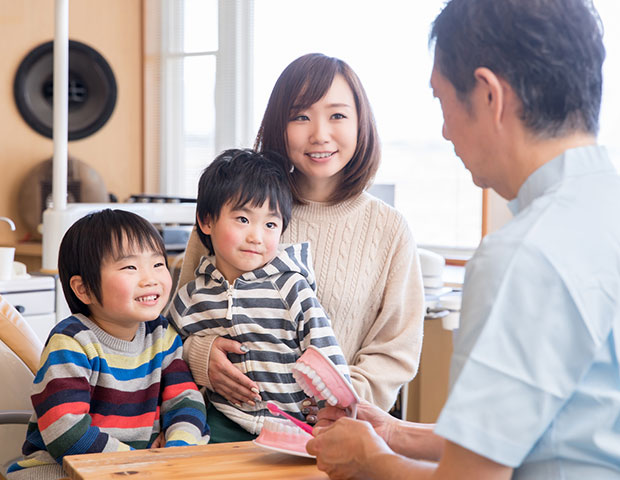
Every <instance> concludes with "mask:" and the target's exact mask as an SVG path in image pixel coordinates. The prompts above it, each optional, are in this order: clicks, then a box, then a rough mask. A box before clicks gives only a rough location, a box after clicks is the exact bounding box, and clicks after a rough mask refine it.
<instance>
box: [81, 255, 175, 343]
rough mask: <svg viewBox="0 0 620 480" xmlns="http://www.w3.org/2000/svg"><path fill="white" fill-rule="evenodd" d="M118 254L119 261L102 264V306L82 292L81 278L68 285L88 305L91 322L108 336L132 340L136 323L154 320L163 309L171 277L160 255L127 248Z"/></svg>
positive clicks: (111, 257)
mask: <svg viewBox="0 0 620 480" xmlns="http://www.w3.org/2000/svg"><path fill="white" fill-rule="evenodd" d="M119 251H120V252H122V254H121V256H119V258H114V257H113V256H108V257H107V258H105V259H104V261H103V263H102V265H101V303H99V302H98V301H97V299H96V298H95V296H94V295H90V294H88V293H87V292H85V291H84V288H83V284H81V279H80V277H78V276H75V277H73V278H72V279H71V280H72V282H71V286H72V288H73V290H74V291H75V292H76V295H77V296H78V297H79V298H80V300H82V301H83V302H84V303H85V304H87V305H88V306H89V308H90V311H91V315H90V318H91V320H93V321H94V322H95V323H96V324H97V325H99V327H101V328H102V329H103V330H105V331H106V332H107V333H109V334H110V335H113V336H115V337H117V338H121V339H123V340H132V339H133V337H134V336H135V333H136V331H137V329H138V324H139V323H141V322H147V321H150V320H153V319H155V318H157V317H158V316H159V314H160V313H161V311H162V310H163V308H164V307H165V306H166V302H167V301H168V297H169V295H170V289H171V287H172V278H171V277H170V272H169V271H168V268H167V267H166V261H165V258H164V257H163V255H162V254H161V253H158V252H154V251H151V250H140V249H137V248H136V249H131V248H127V246H126V245H123V248H121V249H119ZM74 279H76V280H75V284H74Z"/></svg>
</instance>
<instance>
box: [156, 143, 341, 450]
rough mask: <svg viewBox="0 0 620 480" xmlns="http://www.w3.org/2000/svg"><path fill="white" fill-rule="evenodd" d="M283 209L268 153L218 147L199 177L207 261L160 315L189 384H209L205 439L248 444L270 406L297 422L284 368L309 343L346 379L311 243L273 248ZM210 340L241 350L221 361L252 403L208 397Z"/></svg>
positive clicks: (296, 401)
mask: <svg viewBox="0 0 620 480" xmlns="http://www.w3.org/2000/svg"><path fill="white" fill-rule="evenodd" d="M291 208H292V196H291V191H290V187H289V184H288V179H287V174H286V172H285V171H284V170H283V168H282V167H281V163H279V162H278V161H277V159H274V158H272V157H270V156H269V154H259V153H256V152H254V151H252V150H235V149H234V150H228V151H225V152H223V153H222V154H221V155H219V156H218V157H217V158H216V159H215V160H214V161H213V162H212V163H211V164H210V165H209V166H208V167H207V168H206V169H205V171H204V172H203V174H202V176H201V178H200V182H199V185H198V203H197V212H196V220H197V224H198V235H199V237H200V239H201V241H202V243H203V244H204V245H205V247H206V248H207V250H208V251H209V253H210V254H211V256H207V257H203V258H202V259H201V261H200V264H199V266H198V268H197V269H196V278H195V279H194V280H193V281H191V282H189V283H187V284H186V285H183V286H181V288H180V289H179V290H178V292H177V294H176V296H175V297H174V299H173V301H172V304H171V307H170V311H169V312H168V318H169V319H170V320H171V322H172V323H174V324H175V325H176V326H177V327H178V329H179V332H180V333H181V336H182V337H183V338H184V341H185V344H184V348H183V351H184V358H185V359H186V360H187V361H188V363H189V366H190V369H191V371H192V373H193V375H194V378H195V379H196V382H197V383H198V385H204V386H206V387H207V394H208V400H209V401H210V405H209V408H208V410H207V412H208V416H209V425H210V427H211V443H218V442H230V441H241V440H249V439H252V438H254V437H255V436H256V435H258V433H260V430H261V428H262V426H263V422H264V420H265V417H267V416H272V415H271V414H270V413H269V411H268V410H267V407H266V402H268V401H271V402H273V403H276V404H277V405H278V406H279V407H280V408H281V409H282V410H284V411H286V412H288V413H290V414H291V415H294V416H296V417H297V418H299V419H301V420H303V419H304V415H303V414H302V406H301V403H302V401H304V400H305V398H306V395H305V394H304V392H303V390H302V389H301V388H300V387H299V386H298V385H297V384H296V383H295V380H294V378H293V375H292V366H293V364H294V363H295V361H296V360H297V359H298V358H299V357H300V356H301V354H302V353H303V352H304V351H305V350H306V348H307V347H308V346H309V345H313V346H315V347H318V348H320V349H321V350H322V351H323V352H324V353H325V354H326V355H327V356H328V357H329V358H330V359H331V360H332V361H333V362H334V363H335V364H336V365H337V366H338V368H339V369H340V371H341V372H342V373H343V374H344V375H345V376H347V377H348V374H349V370H348V367H347V364H346V361H345V359H344V355H343V354H342V351H341V349H340V346H339V345H338V343H337V341H336V338H335V336H334V333H333V331H332V328H331V326H330V322H329V320H328V318H327V314H326V313H325V311H324V310H323V308H322V307H321V305H320V304H319V301H318V300H317V298H316V285H315V280H314V273H313V271H312V266H311V257H310V246H309V244H308V243H303V244H297V245H289V246H280V245H279V241H280V236H281V234H282V232H283V231H284V230H285V229H286V227H287V225H288V222H289V219H290V217H291ZM218 337H225V338H227V339H232V340H235V341H237V342H239V343H241V344H242V346H241V348H237V349H236V353H228V358H229V359H230V361H231V362H233V364H235V365H236V366H237V367H238V368H239V370H240V371H241V372H242V373H244V374H246V375H247V376H248V377H249V378H250V379H251V380H253V381H254V383H255V384H256V385H257V387H258V388H256V389H255V390H253V392H254V393H255V395H256V397H255V401H254V402H249V403H243V404H241V403H240V402H239V401H237V400H234V397H232V400H233V401H232V402H231V401H229V400H227V398H225V397H224V396H223V395H222V394H221V393H226V392H219V393H218V392H215V391H213V388H212V387H211V384H210V382H209V375H208V367H209V356H210V352H211V350H212V348H211V347H212V345H213V342H214V341H215V340H216V339H217V338H218ZM241 352H245V353H241ZM229 398H231V396H229Z"/></svg>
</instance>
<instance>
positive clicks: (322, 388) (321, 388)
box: [293, 362, 338, 406]
mask: <svg viewBox="0 0 620 480" xmlns="http://www.w3.org/2000/svg"><path fill="white" fill-rule="evenodd" d="M295 370H299V371H300V372H301V373H303V374H304V375H305V376H306V377H307V378H308V379H310V380H311V381H312V383H313V384H314V387H315V388H314V389H316V390H318V392H319V394H320V395H319V396H320V397H321V399H322V400H325V401H326V402H327V403H329V404H330V405H331V406H334V405H336V404H337V403H338V399H337V398H336V396H335V395H334V394H333V393H332V392H331V390H330V389H329V388H328V387H327V385H325V382H323V380H322V379H321V377H320V376H319V374H318V372H317V371H316V370H314V368H312V367H311V366H310V365H306V364H305V363H303V362H297V363H296V364H295V366H294V367H293V372H295ZM295 380H297V383H299V386H300V387H301V388H303V390H304V392H306V393H307V394H310V395H311V394H312V392H313V391H314V389H313V388H311V387H310V385H308V382H307V381H306V378H305V377H304V376H303V375H295Z"/></svg>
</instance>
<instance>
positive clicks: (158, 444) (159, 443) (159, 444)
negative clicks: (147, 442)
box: [149, 432, 166, 448]
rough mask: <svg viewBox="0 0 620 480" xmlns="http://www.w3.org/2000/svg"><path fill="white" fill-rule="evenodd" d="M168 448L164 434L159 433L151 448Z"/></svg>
mask: <svg viewBox="0 0 620 480" xmlns="http://www.w3.org/2000/svg"><path fill="white" fill-rule="evenodd" d="M165 446H166V436H165V435H164V432H159V435H157V438H156V439H155V440H154V441H153V443H152V444H151V446H150V447H149V448H163V447H165Z"/></svg>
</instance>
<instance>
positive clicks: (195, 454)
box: [63, 442, 328, 480]
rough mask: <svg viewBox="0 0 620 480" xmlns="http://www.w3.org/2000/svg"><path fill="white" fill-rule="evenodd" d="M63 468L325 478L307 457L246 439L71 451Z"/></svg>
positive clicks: (72, 471)
mask: <svg viewBox="0 0 620 480" xmlns="http://www.w3.org/2000/svg"><path fill="white" fill-rule="evenodd" d="M63 467H64V469H65V472H67V475H68V476H69V478H71V479H74V480H75V479H79V480H119V479H121V478H130V479H132V480H133V479H140V478H146V479H149V480H151V479H153V480H157V479H162V480H164V479H165V480H174V479H183V480H189V479H192V478H209V479H213V480H234V479H252V480H255V479H261V478H262V479H266V480H267V479H268V480H276V479H301V480H318V479H326V478H328V477H327V475H326V474H324V473H323V472H320V471H319V470H318V469H317V468H316V460H314V459H313V458H304V457H296V456H293V455H287V454H284V453H278V452H271V451H269V450H265V449H263V448H260V447H258V446H256V445H254V443H252V442H236V443H220V444H213V445H201V446H196V447H175V448H157V449H151V450H132V451H130V452H115V453H89V454H84V455H71V456H67V457H65V458H64V463H63Z"/></svg>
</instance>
